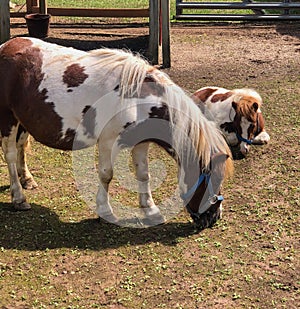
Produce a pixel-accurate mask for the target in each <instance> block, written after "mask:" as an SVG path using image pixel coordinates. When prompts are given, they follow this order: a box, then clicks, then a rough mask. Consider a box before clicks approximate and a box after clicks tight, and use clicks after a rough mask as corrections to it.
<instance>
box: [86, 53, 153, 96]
mask: <svg viewBox="0 0 300 309" xmlns="http://www.w3.org/2000/svg"><path fill="white" fill-rule="evenodd" d="M88 53H89V54H90V55H91V56H94V57H97V58H98V61H97V62H96V65H99V66H101V67H105V68H106V69H107V70H108V74H109V73H112V72H114V71H116V69H118V68H119V69H120V85H119V86H120V88H119V91H120V92H119V93H120V97H121V102H123V99H124V97H125V96H126V97H133V96H134V95H137V96H139V95H140V91H141V86H140V85H142V83H143V81H144V80H145V78H146V74H147V71H148V70H149V69H150V67H151V66H150V64H149V63H148V62H147V61H146V60H144V59H143V58H142V57H141V56H140V55H134V54H133V53H131V52H130V51H127V50H121V49H109V48H102V49H96V50H92V51H89V52H88Z"/></svg>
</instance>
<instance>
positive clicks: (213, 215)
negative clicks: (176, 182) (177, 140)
mask: <svg viewBox="0 0 300 309" xmlns="http://www.w3.org/2000/svg"><path fill="white" fill-rule="evenodd" d="M232 172H233V163H232V160H231V156H230V154H229V153H221V152H220V153H217V154H215V155H213V156H212V157H211V160H210V164H209V168H208V169H205V170H203V171H202V172H201V174H200V176H199V178H198V180H197V182H196V183H195V184H194V186H193V187H192V188H191V189H190V190H189V191H188V192H187V193H186V194H185V195H183V196H182V198H183V199H188V198H190V199H189V201H188V202H187V203H186V209H187V210H188V212H189V213H190V215H191V217H192V219H193V220H194V222H195V224H196V225H197V226H198V227H199V228H201V229H203V228H206V227H210V226H211V225H213V224H214V223H215V222H216V221H217V220H218V219H220V218H221V217H222V201H223V196H222V195H221V185H222V183H223V181H224V179H225V178H226V177H228V176H231V174H232ZM189 195H190V196H191V197H189Z"/></svg>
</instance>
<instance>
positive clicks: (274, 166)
mask: <svg viewBox="0 0 300 309" xmlns="http://www.w3.org/2000/svg"><path fill="white" fill-rule="evenodd" d="M11 34H12V36H16V35H27V29H26V27H25V24H24V22H23V21H22V20H16V21H15V22H14V24H13V25H12V29H11ZM46 40H47V41H49V42H54V43H58V44H62V45H66V46H73V47H76V48H79V49H83V50H90V49H95V48H101V47H103V46H105V47H114V48H128V49H131V50H133V51H135V52H140V53H142V54H144V55H147V45H148V28H147V27H146V25H145V24H111V25H109V24H106V25H105V24H99V25H98V24H97V25H96V24H84V25H73V24H51V29H50V35H49V37H48V38H47V39H46ZM171 61H172V67H171V68H170V69H165V72H167V73H168V74H169V75H170V76H171V78H172V79H173V80H174V81H175V82H176V83H177V84H179V85H180V86H181V87H182V88H184V89H185V90H187V91H189V92H193V91H195V90H197V89H198V88H200V87H203V86H209V85H211V86H222V87H227V88H238V87H252V88H254V89H256V90H257V91H258V92H259V93H260V94H261V96H262V98H263V100H264V106H263V114H264V116H265V120H266V128H267V131H268V132H269V134H270V136H271V142H270V144H269V145H266V146H263V147H253V148H252V149H251V152H250V154H249V156H247V158H242V157H241V156H240V155H239V154H238V152H236V150H234V151H235V158H236V160H235V170H236V171H235V176H234V179H233V180H232V181H231V182H230V183H229V184H227V185H226V187H225V188H224V195H225V199H226V200H225V209H224V218H223V220H222V223H221V225H220V226H217V227H216V228H215V229H211V230H207V231H204V232H203V233H201V234H199V235H198V234H197V235H190V234H189V231H190V228H188V227H186V226H185V225H183V224H181V226H183V230H185V231H188V232H186V234H185V233H184V232H182V231H181V232H178V230H177V229H176V228H170V226H172V225H166V226H165V227H162V228H161V230H152V231H148V232H141V233H140V235H139V240H136V236H135V235H136V234H135V233H136V232H133V231H127V232H126V231H125V232H124V231H122V230H117V229H115V230H113V232H107V233H106V234H105V236H107V235H110V237H111V238H110V239H109V240H108V239H107V238H106V239H105V237H103V236H101V235H100V231H99V232H97V229H96V228H95V230H96V231H95V232H93V233H95V234H96V236H97V237H99V239H100V238H101V237H102V238H101V240H102V243H101V241H98V240H95V241H94V242H93V239H94V234H92V233H91V232H90V229H91V228H93V226H94V227H95V224H92V225H91V226H92V227H91V228H90V227H88V225H87V224H85V223H77V225H74V224H73V225H72V229H73V230H74V231H77V232H78V233H76V235H75V234H74V235H75V236H74V235H73V238H74V239H72V238H71V237H70V236H69V235H67V236H66V239H68V237H69V238H70V240H69V242H70V243H69V244H65V242H64V241H65V240H62V244H60V243H59V244H58V240H57V239H55V238H54V237H53V238H51V237H52V236H51V235H50V234H49V235H50V236H49V237H50V238H51V240H52V244H50V249H49V250H48V249H45V248H46V245H44V244H38V242H39V239H42V237H44V236H38V235H39V234H38V233H37V232H36V233H37V236H36V239H37V241H36V242H37V245H36V246H37V248H38V249H39V250H41V251H38V249H31V250H32V251H30V252H29V257H33V256H34V255H38V254H41V255H43V256H46V255H47V258H48V260H49V272H50V274H49V275H45V276H44V279H45V278H46V277H47V280H48V281H50V282H51V284H52V286H54V287H55V289H57V290H53V289H52V290H50V289H49V290H46V291H48V292H47V293H49V300H45V298H46V297H45V296H43V295H42V293H43V292H42V289H39V291H40V292H39V293H40V294H36V295H42V296H40V298H38V297H39V296H36V295H35V296H34V297H35V298H36V301H37V302H36V304H40V307H38V306H36V308H44V307H42V305H45V306H46V305H47V304H48V305H49V304H50V299H56V303H55V304H56V305H57V306H59V307H61V308H62V305H63V306H64V307H65V308H75V306H76V305H78V307H76V308H79V307H80V306H82V305H83V304H84V305H86V306H91V307H92V305H93V303H92V297H96V294H97V295H98V296H97V297H98V300H99V299H100V302H99V308H144V307H145V308H160V307H163V308H299V298H298V297H299V206H300V197H299V160H300V152H299V135H300V134H299V128H300V125H299V119H300V112H299V110H300V23H295V22H293V23H272V24H259V23H258V24H253V23H243V24H172V27H171ZM53 172H54V171H53ZM36 173H37V174H38V172H36ZM62 186H63V185H62ZM50 189H51V188H50V187H47V188H46V190H49V192H50ZM66 190H67V189H66ZM5 194H7V195H9V193H8V192H6V193H5ZM48 194H49V195H51V193H48ZM49 200H50V197H49ZM49 204H51V203H49ZM47 207H48V206H47ZM55 207H56V206H55ZM55 207H54V208H53V209H52V211H53V212H58V209H57V208H55ZM7 208H8V206H4V208H3V209H4V210H3V211H1V214H2V215H3V218H4V219H3V220H7V222H8V223H6V226H8V227H6V230H4V232H3V233H2V234H3V235H4V236H3V240H1V241H2V243H1V248H3V250H2V252H4V254H5V252H8V251H10V250H12V251H13V253H10V254H12V255H10V254H8V253H9V252H8V253H7V259H8V260H9V259H10V256H13V257H14V256H17V254H19V252H20V251H22V250H23V245H20V244H17V243H16V244H15V243H14V241H13V240H10V238H9V237H10V234H9V233H8V232H6V231H9V229H11V230H14V229H15V227H14V226H13V225H12V224H10V223H9V222H10V221H11V220H12V219H11V218H10V217H11V216H13V214H12V213H9V212H8V211H7ZM36 208H37V209H41V212H40V213H38V215H34V214H32V215H29V216H36V219H37V220H43V218H45V217H46V218H48V212H46V210H44V208H42V207H40V208H38V207H36ZM53 217H54V216H52V217H51V218H53ZM55 217H57V216H56V215H55ZM49 218H50V217H49ZM51 218H50V219H49V222H52V221H51V220H53V219H51ZM14 220H19V219H18V217H17V216H14ZM26 220H27V219H26ZM29 221H30V219H28V222H29ZM55 222H56V221H55ZM57 222H60V221H57ZM57 222H56V225H58V223H57ZM30 224H32V223H30ZM59 224H60V225H59V226H58V229H57V230H58V231H64V230H67V231H68V227H67V226H68V225H67V224H64V223H63V224H62V223H61V222H60V223H59ZM17 226H19V225H17ZM27 226H31V225H29V223H28V225H27ZM69 226H70V224H69ZM79 226H81V228H82V229H83V232H82V233H83V234H84V235H85V234H88V233H90V234H89V235H93V237H92V236H91V238H86V239H85V240H84V244H83V245H82V247H80V246H81V245H80V237H79V235H77V234H80V228H79ZM173 227H174V226H173ZM103 229H104V231H106V230H108V229H107V227H106V226H104V227H103ZM73 230H72V231H73ZM70 231H71V230H70ZM23 232H24V235H25V236H26V235H27V237H31V236H30V235H29V233H28V234H27V232H26V231H25V229H24V230H23ZM57 233H58V234H57V235H61V234H59V233H60V232H57ZM61 233H63V232H61ZM159 233H161V234H160V235H159V236H158V234H159ZM71 234H72V232H70V235H71ZM126 234H127V235H126ZM174 234H176V235H177V236H174ZM191 234H192V233H191ZM41 235H42V234H41ZM43 235H44V234H43ZM180 235H182V237H180ZM22 237H23V236H22ZM39 237H40V238H39ZM45 237H46V236H45ZM47 237H48V236H47ZM58 237H62V236H58ZM131 237H132V238H131ZM168 237H169V238H168ZM170 237H171V238H172V237H173V238H172V239H171V240H170ZM20 238H21V237H20ZM45 239H46V238H45ZM153 239H156V241H155V240H153ZM76 241H78V242H77V243H76ZM110 241H111V243H110ZM112 242H114V243H113V244H112ZM75 243H76V246H75ZM73 244H74V246H73ZM77 245H78V247H79V248H81V249H82V248H83V249H84V248H85V246H86V248H87V250H85V251H84V250H82V251H80V252H79V251H78V247H77ZM26 246H27V245H26V243H25V245H24V247H25V248H26ZM29 246H31V244H30V245H29ZM38 246H40V247H38ZM72 246H73V247H72ZM165 246H168V247H167V249H166V248H165ZM65 247H66V248H65ZM47 248H48V247H47ZM56 248H59V249H61V250H60V251H59V250H58V249H57V251H55V250H56ZM16 249H17V250H16ZM100 249H101V250H100ZM26 250H27V249H26ZM26 250H25V251H26ZM47 250H48V251H47ZM51 250H52V251H53V252H52V253H51ZM93 250H95V251H97V250H99V252H98V251H97V253H95V252H92V251H93ZM49 251H50V253H51V255H50V253H49V255H48V252H49ZM62 251H63V253H62ZM71 252H72V253H71ZM74 252H75V253H74ZM141 252H142V253H141ZM158 252H160V253H158ZM26 254H28V253H27V251H26ZM72 254H73V255H72ZM74 254H76V255H74ZM56 258H57V261H54V260H53V259H56ZM13 259H14V258H12V260H13ZM19 259H20V258H19ZM3 263H4V262H3ZM37 263H38V262H37ZM181 263H182V264H181ZM8 264H9V263H8ZM29 264H30V263H29ZM73 264H74V265H73ZM79 264H80V265H86V268H87V269H88V270H89V271H91V273H92V275H91V276H89V275H81V273H80V272H79V271H78V272H77V270H75V272H76V274H75V273H74V272H73V273H74V274H75V275H77V277H76V278H75V275H74V274H72V272H71V270H72V269H73V268H74V269H75V266H76V267H83V266H79ZM3 265H4V264H3ZM26 265H27V264H26ZM27 266H28V265H27ZM27 266H26V267H27ZM98 266H99V267H98ZM206 266H207V267H206ZM5 267H6V266H5ZM28 267H29V268H28V269H29V270H30V269H31V268H30V267H31V266H30V265H29V266H28ZM50 267H52V269H51V270H50ZM72 267H73V268H72ZM3 269H4V271H6V272H7V274H9V276H11V277H7V278H8V279H7V281H3V282H6V284H8V286H9V285H13V288H14V290H15V291H16V293H15V299H13V298H12V297H11V298H10V294H5V297H4V296H3V297H4V298H3V299H5V300H6V302H5V303H4V304H3V305H4V307H3V308H17V306H16V305H20V306H19V307H18V308H29V307H30V308H34V305H33V304H34V303H33V301H32V300H31V299H30V296H28V295H31V294H30V293H33V292H32V288H31V287H29V288H26V287H24V288H23V292H21V291H22V284H20V287H18V285H17V284H16V283H12V279H11V278H13V274H12V273H13V270H12V269H10V268H4V266H3ZM80 269H81V268H80ZM69 270H70V271H69ZM47 271H48V270H47ZM114 271H117V272H118V273H115V274H113V275H111V274H112V273H113V272H114ZM94 274H97V275H98V277H99V280H98V283H99V284H98V286H97V285H96V284H95V281H94V280H93V276H94ZM42 275H44V274H41V278H43V277H42ZM18 276H19V278H20V276H21V275H19V274H17V275H15V277H16V278H18ZM109 276H112V277H109ZM4 278H5V277H4ZM102 278H103V280H102ZM107 278H110V279H107ZM16 280H17V279H16ZM32 280H37V279H32ZM45 280H46V279H45ZM143 280H144V281H143ZM34 282H35V283H34V284H36V281H34ZM37 282H38V281H37ZM31 284H32V283H31ZM34 284H33V285H34ZM46 284H48V283H45V286H46ZM85 285H86V286H87V287H84V286H85ZM145 286H147V288H146V287H145ZM71 288H72V291H71V292H72V293H73V294H72V293H71V292H69V294H67V292H65V293H66V294H64V295H63V294H59V293H62V292H61V291H65V290H66V291H70V290H71ZM27 289H28V291H29V292H26V291H27ZM18 291H19V292H18ZM18 293H19V294H18ZM21 293H23V294H21ZM26 293H27V294H26ZM47 293H46V294H47ZM76 293H77V294H76ZM75 294H76V295H77V298H75V296H74V295H75ZM3 295H4V294H3ZM16 295H17V296H16ZM22 295H23V296H22ZM57 295H60V296H59V297H58V296H57ZM66 295H67V296H66ZM21 296H22V297H23V298H24V299H23V298H22V297H21ZM71 296H73V298H72V299H71ZM18 297H19V299H18ZM26 297H27V298H26ZM43 297H44V298H43ZM80 297H81V298H80ZM89 297H90V298H89ZM7 299H11V302H8V301H7ZM58 299H59V300H58ZM95 299H96V298H95ZM38 301H39V302H38ZM47 301H48V303H47ZM0 304H1V302H0ZM68 305H69V306H68ZM10 306H12V307H10ZM48 307H51V306H50V305H49V306H48ZM53 307H54V305H53ZM94 307H95V308H96V306H94ZM97 308H98V307H97Z"/></svg>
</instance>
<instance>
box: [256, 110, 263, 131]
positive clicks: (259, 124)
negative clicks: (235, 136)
mask: <svg viewBox="0 0 300 309" xmlns="http://www.w3.org/2000/svg"><path fill="white" fill-rule="evenodd" d="M257 119H258V121H257V122H258V128H257V135H258V134H259V133H260V132H262V131H264V130H265V119H264V117H263V115H262V113H258V114H257Z"/></svg>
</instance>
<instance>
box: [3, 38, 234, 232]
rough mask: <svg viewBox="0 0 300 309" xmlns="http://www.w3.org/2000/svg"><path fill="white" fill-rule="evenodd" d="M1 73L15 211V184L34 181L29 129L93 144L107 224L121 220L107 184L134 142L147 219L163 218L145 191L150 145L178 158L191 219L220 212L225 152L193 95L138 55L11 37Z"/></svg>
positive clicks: (76, 144)
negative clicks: (122, 154) (121, 155)
mask: <svg viewBox="0 0 300 309" xmlns="http://www.w3.org/2000/svg"><path fill="white" fill-rule="evenodd" d="M0 76H1V84H0V132H1V137H2V148H3V151H4V156H5V160H6V162H7V165H8V170H9V175H10V183H11V186H10V190H11V197H12V203H13V205H14V207H15V208H16V209H19V210H24V209H29V208H30V205H29V204H28V203H27V202H26V198H25V195H24V193H23V191H22V186H23V187H25V188H26V187H28V188H30V187H35V186H36V183H35V182H34V180H33V178H32V175H31V174H30V172H29V170H28V168H27V165H26V158H25V155H24V146H25V145H26V143H27V141H28V136H29V134H30V135H32V136H33V137H34V138H35V139H36V140H37V141H39V142H40V143H42V144H44V145H47V146H49V147H52V148H57V149H62V150H77V149H83V148H86V147H90V146H93V145H95V144H97V145H98V148H99V180H100V181H99V182H100V183H99V189H98V192H97V196H96V212H97V214H98V215H99V216H100V217H102V218H103V219H105V220H107V221H109V222H113V223H115V222H117V221H118V218H117V217H116V216H115V215H114V213H113V209H112V207H111V205H110V203H109V195H108V187H109V183H110V181H111V179H112V177H113V163H114V159H115V154H116V153H118V152H119V151H120V150H121V149H122V148H123V147H132V157H133V162H134V167H135V169H136V179H137V181H138V184H139V201H140V206H141V207H142V209H143V210H144V211H145V215H146V217H147V218H149V219H151V220H153V221H154V222H155V223H162V222H164V218H163V216H162V215H161V214H160V211H159V208H158V207H157V206H156V205H155V203H154V201H153V199H152V195H151V191H150V184H149V173H148V159H147V154H148V145H149V143H150V142H154V143H157V144H158V145H160V146H162V147H163V148H164V149H165V150H166V151H167V152H168V153H169V154H170V155H171V156H172V157H173V158H174V159H175V160H176V161H177V163H178V167H179V168H178V182H179V188H180V191H181V197H182V199H183V201H184V205H185V206H186V208H187V210H188V211H189V212H190V214H191V216H192V218H193V219H194V221H195V222H196V223H197V224H199V225H200V226H201V227H207V226H210V225H211V224H213V223H214V222H215V221H216V220H217V219H218V218H219V217H220V215H221V203H222V199H223V198H222V196H221V195H220V187H221V184H222V182H223V180H224V178H225V176H226V175H227V174H228V173H230V171H232V168H233V167H232V160H231V152H230V149H229V148H228V146H227V144H226V142H225V140H224V138H223V137H222V135H221V134H220V132H219V130H218V129H217V128H216V126H215V124H214V123H212V122H210V121H208V120H207V119H206V118H205V117H204V115H203V114H202V113H201V111H200V110H199V108H198V107H197V106H196V105H195V104H194V102H193V100H192V99H191V98H190V97H189V96H187V95H186V94H185V92H184V91H183V90H182V89H181V88H180V87H178V86H177V85H176V84H174V83H173V82H172V81H171V80H170V78H169V77H168V76H167V75H165V74H164V73H162V72H160V71H158V70H157V69H155V68H154V67H152V66H150V65H149V64H148V63H147V62H146V61H145V60H143V59H141V58H140V57H138V56H134V55H133V54H131V53H129V52H125V51H122V50H110V49H100V50H94V51H90V52H84V51H80V50H76V49H73V48H66V47H62V46H59V45H56V44H50V43H46V42H43V41H41V40H38V39H34V38H14V39H12V40H10V41H8V42H6V43H5V44H3V45H1V46H0Z"/></svg>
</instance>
